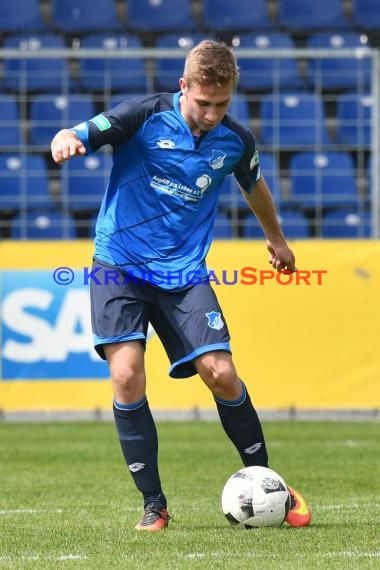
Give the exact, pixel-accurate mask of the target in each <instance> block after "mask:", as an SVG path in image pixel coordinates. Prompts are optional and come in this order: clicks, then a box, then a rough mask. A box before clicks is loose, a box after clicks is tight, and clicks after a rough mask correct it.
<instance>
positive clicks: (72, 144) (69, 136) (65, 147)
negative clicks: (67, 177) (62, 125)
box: [51, 129, 87, 164]
mask: <svg viewBox="0 0 380 570" xmlns="http://www.w3.org/2000/svg"><path fill="white" fill-rule="evenodd" d="M86 152H87V151H86V147H85V146H84V144H83V143H82V141H81V140H80V139H79V138H78V137H77V136H76V134H75V133H73V132H72V131H70V130H68V129H67V130H66V129H64V130H62V131H59V133H57V134H56V135H55V137H54V138H53V140H52V142H51V155H52V157H53V160H54V162H56V163H57V164H62V163H63V162H65V160H68V159H69V158H72V157H73V156H84V155H85V154H86Z"/></svg>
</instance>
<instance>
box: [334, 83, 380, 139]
mask: <svg viewBox="0 0 380 570" xmlns="http://www.w3.org/2000/svg"><path fill="white" fill-rule="evenodd" d="M372 108H373V97H372V96H371V95H370V94H369V93H367V94H362V95H360V94H358V93H344V94H343V95H340V96H339V98H338V100H337V106H336V123H337V125H336V142H337V143H339V144H340V145H346V146H347V147H352V148H363V147H369V146H370V144H371V123H372Z"/></svg>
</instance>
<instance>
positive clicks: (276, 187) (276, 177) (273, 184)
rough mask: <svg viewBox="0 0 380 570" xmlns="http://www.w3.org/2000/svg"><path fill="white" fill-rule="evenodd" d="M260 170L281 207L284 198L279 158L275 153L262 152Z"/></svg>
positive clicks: (277, 204) (276, 202)
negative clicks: (282, 197)
mask: <svg viewBox="0 0 380 570" xmlns="http://www.w3.org/2000/svg"><path fill="white" fill-rule="evenodd" d="M260 170H261V173H262V175H263V176H264V178H265V180H266V183H267V184H268V186H269V190H270V191H271V193H272V196H273V199H274V201H275V204H276V206H277V208H279V207H280V204H281V202H282V199H281V179H280V170H279V166H278V162H277V158H276V157H275V156H274V155H273V154H270V153H267V152H261V153H260Z"/></svg>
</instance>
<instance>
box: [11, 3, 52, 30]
mask: <svg viewBox="0 0 380 570" xmlns="http://www.w3.org/2000/svg"><path fill="white" fill-rule="evenodd" d="M45 26H46V24H45V22H44V20H43V18H42V13H41V8H40V2H39V0H28V1H27V2H25V0H12V1H11V2H7V1H4V2H1V4H0V33H15V32H19V31H20V30H24V31H28V32H32V31H33V32H39V31H42V30H43V29H44V28H45Z"/></svg>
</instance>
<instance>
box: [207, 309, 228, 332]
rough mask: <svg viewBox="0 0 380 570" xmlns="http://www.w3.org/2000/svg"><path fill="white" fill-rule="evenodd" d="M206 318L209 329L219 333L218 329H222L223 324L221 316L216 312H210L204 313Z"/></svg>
mask: <svg viewBox="0 0 380 570" xmlns="http://www.w3.org/2000/svg"><path fill="white" fill-rule="evenodd" d="M206 317H207V319H208V323H207V324H208V326H209V327H210V329H215V330H217V331H220V329H222V328H223V327H224V322H223V320H222V317H221V314H220V313H218V312H217V311H210V312H209V313H206Z"/></svg>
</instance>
